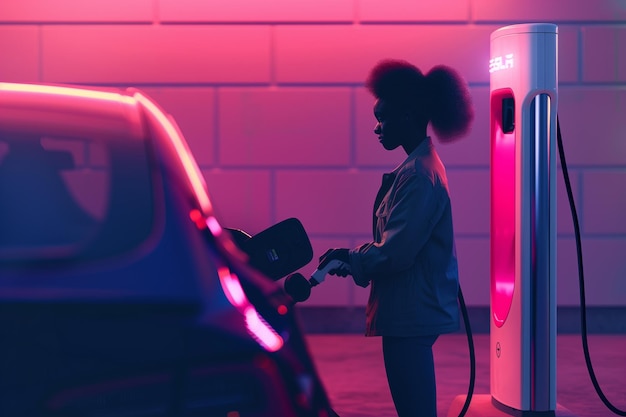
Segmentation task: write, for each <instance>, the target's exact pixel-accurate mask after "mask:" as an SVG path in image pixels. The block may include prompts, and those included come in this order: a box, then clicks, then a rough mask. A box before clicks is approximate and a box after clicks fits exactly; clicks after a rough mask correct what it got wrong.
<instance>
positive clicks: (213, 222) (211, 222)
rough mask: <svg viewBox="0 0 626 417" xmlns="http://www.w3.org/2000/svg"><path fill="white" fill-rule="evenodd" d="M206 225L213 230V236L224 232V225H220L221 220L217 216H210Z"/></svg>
mask: <svg viewBox="0 0 626 417" xmlns="http://www.w3.org/2000/svg"><path fill="white" fill-rule="evenodd" d="M206 225H207V227H208V228H209V230H210V231H211V233H213V236H219V235H221V234H222V226H220V224H219V222H218V221H217V219H216V218H215V217H213V216H209V217H208V218H207V219H206Z"/></svg>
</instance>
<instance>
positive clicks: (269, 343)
mask: <svg viewBox="0 0 626 417" xmlns="http://www.w3.org/2000/svg"><path fill="white" fill-rule="evenodd" d="M244 315H245V316H246V325H247V326H248V329H250V331H251V332H252V334H253V335H254V336H255V337H256V339H257V341H258V342H259V343H260V344H261V345H262V346H263V347H265V349H267V350H269V351H270V352H276V351H277V350H278V349H280V348H281V347H283V338H282V337H280V336H279V335H278V334H276V332H275V331H274V329H272V328H271V327H270V326H269V325H268V324H267V323H266V322H265V320H263V318H262V317H261V316H259V313H258V312H257V311H256V310H255V309H254V307H248V308H246V309H245V311H244Z"/></svg>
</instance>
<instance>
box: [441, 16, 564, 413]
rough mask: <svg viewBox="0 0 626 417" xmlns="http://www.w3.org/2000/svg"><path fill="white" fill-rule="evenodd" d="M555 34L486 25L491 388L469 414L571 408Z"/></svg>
mask: <svg viewBox="0 0 626 417" xmlns="http://www.w3.org/2000/svg"><path fill="white" fill-rule="evenodd" d="M557 34H558V30H557V26H556V25H553V24H548V23H533V24H518V25H512V26H506V27H503V28H500V29H498V30H496V31H494V32H493V33H492V34H491V39H490V40H491V48H490V49H491V52H490V53H491V55H490V61H489V72H490V146H491V236H490V237H491V274H490V275H491V276H490V281H491V287H490V288H491V290H490V295H491V298H490V303H491V308H490V313H491V314H490V345H489V351H490V353H489V354H490V387H491V394H490V395H478V396H474V398H473V399H472V402H471V404H470V406H469V408H468V410H467V413H466V416H468V417H469V416H482V417H489V416H508V415H513V416H523V417H531V416H542V417H543V416H546V417H547V416H555V415H571V414H569V413H568V412H567V410H565V409H563V408H561V407H559V411H558V412H557V403H556V172H557V167H556V155H557V148H556V143H557V140H556V137H557V123H556V116H557V101H558V93H557V88H558V76H557V74H558V70H557V49H558V46H557ZM464 397H465V396H463V398H457V399H455V401H454V402H453V404H452V407H451V409H450V413H449V414H448V416H453V415H454V416H456V415H458V411H456V410H457V409H460V407H459V404H460V403H462V400H464V399H465V398H464Z"/></svg>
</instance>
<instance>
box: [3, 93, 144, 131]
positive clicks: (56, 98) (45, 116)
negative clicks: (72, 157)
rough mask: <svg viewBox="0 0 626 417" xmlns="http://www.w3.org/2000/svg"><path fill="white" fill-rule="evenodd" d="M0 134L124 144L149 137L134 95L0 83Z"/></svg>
mask: <svg viewBox="0 0 626 417" xmlns="http://www.w3.org/2000/svg"><path fill="white" fill-rule="evenodd" d="M60 120H62V121H63V123H59V121H60ZM0 131H6V132H12V133H17V134H20V133H24V134H35V135H36V134H44V133H45V134H47V135H51V134H53V135H58V136H64V137H81V136H89V137H94V138H97V137H102V138H109V139H115V138H119V139H121V138H124V139H125V140H128V139H144V138H146V137H147V128H146V125H145V122H144V119H143V117H142V113H141V106H140V104H139V103H138V100H137V99H136V98H135V97H133V91H132V90H119V91H118V90H112V89H109V90H106V89H98V88H95V87H78V86H62V85H43V84H16V83H1V82H0Z"/></svg>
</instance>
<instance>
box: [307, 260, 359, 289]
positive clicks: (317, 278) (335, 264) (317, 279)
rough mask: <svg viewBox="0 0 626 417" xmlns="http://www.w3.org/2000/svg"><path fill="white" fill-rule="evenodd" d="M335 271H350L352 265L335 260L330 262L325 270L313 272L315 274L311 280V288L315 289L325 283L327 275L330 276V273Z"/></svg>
mask: <svg viewBox="0 0 626 417" xmlns="http://www.w3.org/2000/svg"><path fill="white" fill-rule="evenodd" d="M333 269H346V270H348V271H350V265H349V264H347V263H345V262H342V261H340V260H338V259H333V260H332V261H330V262H328V264H326V266H324V267H323V268H321V269H316V270H315V271H314V272H313V274H312V275H311V279H310V280H309V282H310V283H311V286H312V287H314V286H316V285H318V284H320V283H321V282H322V281H324V279H325V278H326V275H328V273H329V272H330V271H332V270H333Z"/></svg>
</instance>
